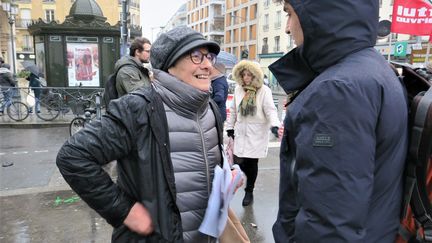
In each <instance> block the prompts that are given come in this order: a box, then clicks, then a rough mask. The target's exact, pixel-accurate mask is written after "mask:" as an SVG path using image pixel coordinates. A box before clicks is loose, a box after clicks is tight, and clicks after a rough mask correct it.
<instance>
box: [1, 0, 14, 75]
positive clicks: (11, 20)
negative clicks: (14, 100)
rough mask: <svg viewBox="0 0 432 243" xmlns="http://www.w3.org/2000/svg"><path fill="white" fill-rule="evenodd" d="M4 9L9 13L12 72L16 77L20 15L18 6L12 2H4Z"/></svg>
mask: <svg viewBox="0 0 432 243" xmlns="http://www.w3.org/2000/svg"><path fill="white" fill-rule="evenodd" d="M2 8H3V10H4V11H6V12H7V13H8V20H9V25H10V42H11V55H10V56H11V59H12V71H13V73H14V75H15V74H16V61H15V59H16V54H15V37H14V32H15V28H14V27H15V26H14V24H15V16H16V15H17V14H18V5H17V4H15V3H13V2H11V3H9V2H4V3H2Z"/></svg>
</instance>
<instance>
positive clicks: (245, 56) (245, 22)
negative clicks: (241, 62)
mask: <svg viewBox="0 0 432 243" xmlns="http://www.w3.org/2000/svg"><path fill="white" fill-rule="evenodd" d="M230 16H231V18H233V19H234V18H239V19H241V20H243V22H244V27H245V35H246V36H245V38H244V41H243V51H242V53H241V58H242V59H247V58H248V56H249V52H248V49H247V45H246V39H247V19H246V18H243V17H242V16H237V15H234V14H231V13H230ZM240 37H241V29H240Z"/></svg>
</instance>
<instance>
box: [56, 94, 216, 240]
mask: <svg viewBox="0 0 432 243" xmlns="http://www.w3.org/2000/svg"><path fill="white" fill-rule="evenodd" d="M213 106H215V105H213ZM215 109H217V108H215ZM164 111H165V110H164V107H163V104H162V101H161V99H160V97H159V96H158V95H157V94H156V92H155V91H154V90H153V89H152V88H146V89H140V90H138V91H136V92H134V93H133V94H131V95H126V96H123V97H122V98H120V99H117V100H114V101H112V102H111V103H110V106H109V108H108V115H105V116H104V117H102V120H101V121H100V122H96V121H95V122H92V124H91V125H90V126H88V127H86V128H85V129H84V130H83V131H80V132H79V133H77V134H76V135H74V136H73V137H71V138H70V139H69V140H68V141H67V142H66V143H65V144H64V145H63V147H62V148H61V150H60V151H59V153H58V156H57V165H58V167H59V169H60V172H61V173H62V175H63V177H64V178H65V179H66V181H67V182H68V183H69V184H70V186H71V187H72V189H73V190H74V191H75V192H77V193H78V194H79V195H80V196H81V198H82V199H83V200H84V201H85V202H86V203H87V204H88V205H89V206H90V207H92V208H93V209H94V210H96V211H97V212H98V213H99V214H100V215H101V216H102V217H104V218H105V219H106V220H107V221H108V223H110V224H111V225H113V226H114V227H115V229H114V232H113V238H112V240H113V242H183V237H182V231H183V230H182V226H181V219H180V214H179V210H178V208H177V206H176V189H175V183H174V173H173V167H172V162H171V158H170V146H169V144H170V143H169V137H168V126H167V119H166V115H165V112H164ZM218 125H219V126H220V122H218ZM219 131H221V128H220V127H219ZM118 158H122V159H118ZM115 159H118V185H116V184H114V183H113V182H112V180H111V179H110V177H109V175H108V174H107V173H105V172H104V170H102V169H101V166H102V165H104V164H106V163H108V162H109V161H112V160H115ZM136 201H139V202H141V203H142V204H143V205H144V206H145V207H146V208H147V209H148V210H149V212H150V214H151V218H152V220H153V225H154V229H155V232H154V233H153V234H152V235H151V236H149V237H143V236H139V235H137V234H135V233H133V232H131V231H129V230H128V229H127V227H126V226H124V225H123V224H122V223H123V221H124V219H125V218H126V216H127V214H128V213H129V210H130V209H131V207H132V205H133V204H134V203H135V202H136Z"/></svg>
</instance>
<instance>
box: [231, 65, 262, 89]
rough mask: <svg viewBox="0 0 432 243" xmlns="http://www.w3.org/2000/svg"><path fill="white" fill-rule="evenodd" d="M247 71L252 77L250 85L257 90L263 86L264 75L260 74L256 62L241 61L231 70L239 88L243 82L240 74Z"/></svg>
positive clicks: (260, 71)
mask: <svg viewBox="0 0 432 243" xmlns="http://www.w3.org/2000/svg"><path fill="white" fill-rule="evenodd" d="M245 69H246V70H248V71H249V72H251V73H252V74H253V76H254V78H253V80H252V85H253V86H255V87H257V88H258V89H259V88H261V86H262V85H263V84H264V73H263V72H262V70H261V68H260V66H259V64H258V63H256V62H252V61H248V60H242V61H240V62H239V63H237V65H235V66H234V68H233V78H234V80H235V81H236V82H237V84H239V85H240V86H243V80H242V78H241V75H240V74H241V72H243V70H245Z"/></svg>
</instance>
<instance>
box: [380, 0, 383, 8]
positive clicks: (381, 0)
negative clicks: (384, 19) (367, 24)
mask: <svg viewBox="0 0 432 243" xmlns="http://www.w3.org/2000/svg"><path fill="white" fill-rule="evenodd" d="M379 7H380V8H381V7H382V0H379Z"/></svg>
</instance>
